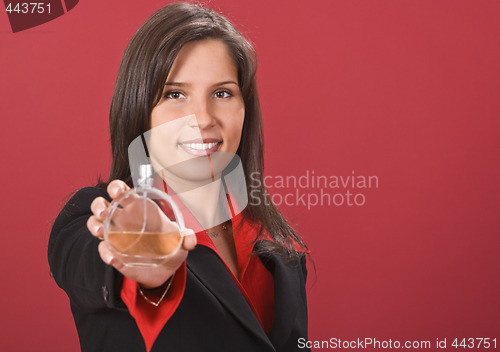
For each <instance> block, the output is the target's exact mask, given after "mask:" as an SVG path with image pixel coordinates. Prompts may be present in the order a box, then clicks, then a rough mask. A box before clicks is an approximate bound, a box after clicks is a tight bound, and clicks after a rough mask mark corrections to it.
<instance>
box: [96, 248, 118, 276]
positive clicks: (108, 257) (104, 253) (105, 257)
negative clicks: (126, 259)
mask: <svg viewBox="0 0 500 352" xmlns="http://www.w3.org/2000/svg"><path fill="white" fill-rule="evenodd" d="M97 249H98V251H99V255H100V256H101V259H102V261H103V262H104V263H106V264H108V265H112V266H114V267H115V269H116V270H121V269H122V268H123V267H124V265H123V263H122V262H121V261H120V260H118V259H117V258H115V257H114V256H113V253H112V252H111V250H110V249H109V248H108V246H107V244H106V242H101V243H99V246H98V247H97Z"/></svg>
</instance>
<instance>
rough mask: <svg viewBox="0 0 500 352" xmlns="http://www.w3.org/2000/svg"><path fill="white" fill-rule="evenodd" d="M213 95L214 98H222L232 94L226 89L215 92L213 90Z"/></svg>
mask: <svg viewBox="0 0 500 352" xmlns="http://www.w3.org/2000/svg"><path fill="white" fill-rule="evenodd" d="M214 95H215V97H216V98H222V99H224V98H229V97H232V96H233V94H232V93H231V92H230V91H228V90H226V89H222V90H218V91H217V92H215V94H214Z"/></svg>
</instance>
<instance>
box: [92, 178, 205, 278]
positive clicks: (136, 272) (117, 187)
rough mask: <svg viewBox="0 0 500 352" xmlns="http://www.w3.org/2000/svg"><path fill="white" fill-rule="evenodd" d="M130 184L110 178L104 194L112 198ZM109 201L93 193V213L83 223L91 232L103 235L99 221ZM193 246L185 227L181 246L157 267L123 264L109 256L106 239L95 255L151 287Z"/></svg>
mask: <svg viewBox="0 0 500 352" xmlns="http://www.w3.org/2000/svg"><path fill="white" fill-rule="evenodd" d="M129 189H130V187H128V186H127V184H126V183H125V182H123V181H120V180H114V181H112V182H110V183H109V185H108V189H107V190H108V194H109V195H110V197H111V198H112V199H116V198H118V197H119V196H120V195H121V194H122V193H124V192H126V191H128V190H129ZM109 204H110V203H109V202H108V201H106V199H104V198H103V197H97V198H96V199H94V201H93V202H92V204H91V205H90V209H91V211H92V213H93V215H92V216H91V217H90V218H89V219H88V221H87V227H88V229H89V231H90V233H91V234H92V235H94V236H95V237H98V238H100V239H102V236H103V235H104V228H103V221H104V219H105V218H106V212H107V210H108V207H109ZM195 246H196V235H195V234H194V232H193V231H192V230H185V235H184V237H183V242H182V246H181V248H180V249H179V250H178V251H177V253H175V254H174V255H173V256H172V257H171V258H169V260H168V261H167V262H165V263H163V264H161V265H159V266H157V267H151V268H137V267H127V266H125V265H124V264H123V263H122V262H121V261H120V260H119V258H117V257H114V256H113V253H112V252H111V251H110V249H109V248H108V246H107V245H106V243H104V242H101V243H99V247H98V249H99V255H100V256H101V259H102V260H103V261H104V262H105V263H106V264H109V265H112V266H113V267H115V268H116V270H118V271H119V272H120V273H122V274H123V275H124V276H126V277H128V278H129V279H131V280H134V281H136V282H138V283H139V285H140V286H141V287H143V288H153V287H158V286H161V285H162V284H163V283H164V282H165V281H167V280H168V279H169V278H170V277H171V276H172V274H173V273H175V271H176V270H177V269H178V268H179V267H180V266H181V264H182V263H183V262H184V261H185V260H186V258H187V255H188V252H189V251H190V250H192V249H194V247H195Z"/></svg>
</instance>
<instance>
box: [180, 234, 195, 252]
mask: <svg viewBox="0 0 500 352" xmlns="http://www.w3.org/2000/svg"><path fill="white" fill-rule="evenodd" d="M183 235H184V238H183V240H182V248H183V249H185V250H187V251H191V250H193V249H194V247H196V242H197V241H196V234H195V233H194V231H193V230H191V229H186V230H184V232H183Z"/></svg>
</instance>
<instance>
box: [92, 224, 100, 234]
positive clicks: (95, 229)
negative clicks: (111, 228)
mask: <svg viewBox="0 0 500 352" xmlns="http://www.w3.org/2000/svg"><path fill="white" fill-rule="evenodd" d="M101 229H102V226H101V225H96V227H95V228H94V232H95V233H96V235H97V234H98V233H99V231H100V230H101Z"/></svg>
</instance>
